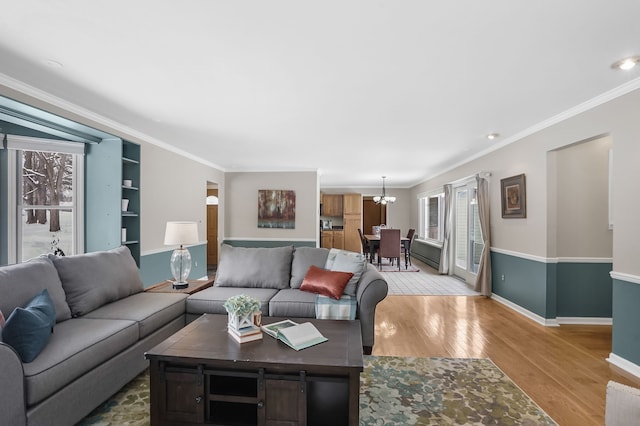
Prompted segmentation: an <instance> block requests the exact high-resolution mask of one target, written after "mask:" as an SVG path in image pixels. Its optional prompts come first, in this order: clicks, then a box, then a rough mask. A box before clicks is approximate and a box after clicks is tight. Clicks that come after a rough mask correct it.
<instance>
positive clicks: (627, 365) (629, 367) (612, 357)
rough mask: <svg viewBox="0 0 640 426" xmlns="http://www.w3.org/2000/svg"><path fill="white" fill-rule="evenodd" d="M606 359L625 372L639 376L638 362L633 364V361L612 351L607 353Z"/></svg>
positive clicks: (639, 366)
mask: <svg viewBox="0 0 640 426" xmlns="http://www.w3.org/2000/svg"><path fill="white" fill-rule="evenodd" d="M607 361H609V363H611V364H613V365H615V366H616V367H618V368H621V369H622V370H624V371H626V372H627V373H630V374H633V375H634V376H636V377H640V365H638V364H634V363H633V362H631V361H628V360H626V359H624V358H622V357H621V356H618V355H616V354H614V353H613V352H611V353H610V354H609V358H607Z"/></svg>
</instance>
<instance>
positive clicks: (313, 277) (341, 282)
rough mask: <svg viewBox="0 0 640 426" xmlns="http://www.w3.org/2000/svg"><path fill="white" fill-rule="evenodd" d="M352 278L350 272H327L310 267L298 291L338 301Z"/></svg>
mask: <svg viewBox="0 0 640 426" xmlns="http://www.w3.org/2000/svg"><path fill="white" fill-rule="evenodd" d="M352 276H353V273H351V272H340V271H328V270H326V269H322V268H318V267H317V266H313V265H311V267H310V268H309V270H308V271H307V275H305V276H304V279H303V280H302V285H301V286H300V290H302V291H309V292H311V293H318V294H322V295H323V296H329V297H333V298H334V299H340V297H342V292H343V291H344V289H345V287H346V286H347V283H348V282H349V280H350V279H351V277H352Z"/></svg>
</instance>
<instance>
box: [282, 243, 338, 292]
mask: <svg viewBox="0 0 640 426" xmlns="http://www.w3.org/2000/svg"><path fill="white" fill-rule="evenodd" d="M328 255H329V250H327V249H326V248H316V247H296V248H295V249H294V250H293V262H292V263H291V284H290V285H291V288H300V286H301V285H302V280H304V277H305V275H307V271H309V268H310V267H311V266H317V267H318V268H324V265H325V263H326V262H327V256H328Z"/></svg>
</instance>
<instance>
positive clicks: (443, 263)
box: [438, 183, 453, 275]
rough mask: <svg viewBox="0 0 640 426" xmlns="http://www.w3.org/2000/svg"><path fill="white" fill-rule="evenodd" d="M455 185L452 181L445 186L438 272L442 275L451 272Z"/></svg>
mask: <svg viewBox="0 0 640 426" xmlns="http://www.w3.org/2000/svg"><path fill="white" fill-rule="evenodd" d="M452 194H453V185H451V184H450V183H448V184H446V185H445V186H444V221H443V225H442V228H443V229H442V234H443V236H442V251H441V252H440V266H439V267H438V272H439V273H440V274H442V275H447V274H449V259H451V256H450V255H449V250H450V245H451V244H450V242H449V240H450V239H451V226H452V225H453V224H452V223H451V220H452V219H451V211H452V207H453V195H452Z"/></svg>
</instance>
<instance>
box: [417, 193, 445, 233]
mask: <svg viewBox="0 0 640 426" xmlns="http://www.w3.org/2000/svg"><path fill="white" fill-rule="evenodd" d="M418 206H419V209H420V211H419V217H420V224H419V227H418V235H419V238H421V239H424V240H431V241H434V242H438V243H441V242H442V240H443V237H444V193H443V192H437V193H431V194H424V195H421V196H420V197H419V198H418Z"/></svg>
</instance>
